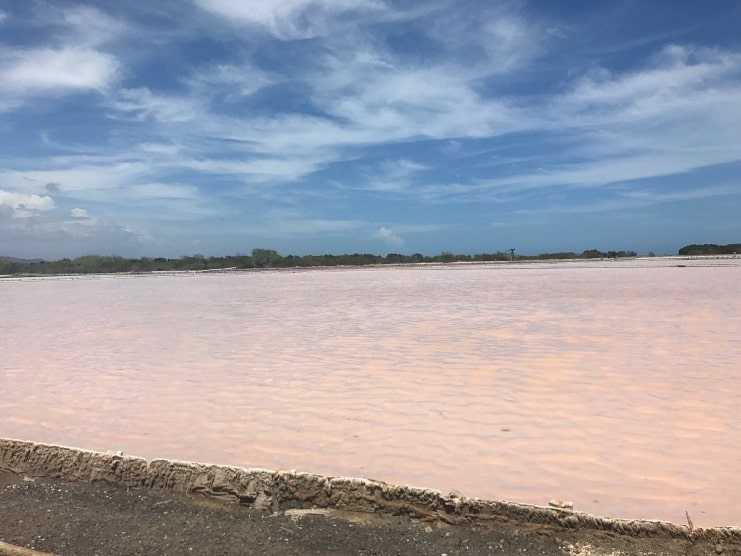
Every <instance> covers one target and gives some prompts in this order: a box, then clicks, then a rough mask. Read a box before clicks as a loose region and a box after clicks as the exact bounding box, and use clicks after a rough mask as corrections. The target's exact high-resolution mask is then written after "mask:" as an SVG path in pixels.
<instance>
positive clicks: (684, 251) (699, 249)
mask: <svg viewBox="0 0 741 556" xmlns="http://www.w3.org/2000/svg"><path fill="white" fill-rule="evenodd" d="M737 253H741V243H729V244H728V245H716V244H714V243H704V244H702V245H694V244H693V245H685V246H684V247H682V248H681V249H680V250H679V254H680V255H684V256H688V257H696V256H700V255H735V254H737Z"/></svg>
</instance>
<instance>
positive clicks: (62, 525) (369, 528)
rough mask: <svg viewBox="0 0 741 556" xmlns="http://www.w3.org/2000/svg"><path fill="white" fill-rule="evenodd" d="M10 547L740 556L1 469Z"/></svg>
mask: <svg viewBox="0 0 741 556" xmlns="http://www.w3.org/2000/svg"><path fill="white" fill-rule="evenodd" d="M3 543H7V545H3ZM8 545H13V546H16V547H25V548H28V549H33V550H36V551H41V552H45V553H53V554H58V555H63V556H67V555H70V556H72V555H74V556H77V555H79V556H85V555H93V554H96V555H101V556H105V555H132V554H147V555H155V554H193V555H243V554H264V555H275V556H277V555H281V556H284V555H304V554H306V555H346V554H347V555H365V556H370V555H379V556H385V555H410V556H411V555H414V556H421V555H432V556H441V555H448V556H452V555H457V554H465V555H472V556H476V555H484V554H487V555H488V554H541V555H567V556H608V555H609V556H621V555H625V556H628V555H631V556H632V555H646V556H648V555H680V554H681V555H698V556H699V555H707V554H710V555H713V554H723V555H741V545H739V544H732V545H731V544H727V543H724V542H720V543H716V542H708V541H695V542H692V541H690V540H687V539H669V538H650V537H649V538H645V537H644V538H633V537H625V536H620V535H615V534H607V533H603V532H598V531H591V530H583V529H582V530H574V529H562V528H556V527H549V526H542V525H533V524H523V523H517V522H512V521H506V520H502V521H496V522H492V523H489V524H486V526H476V527H474V526H470V527H460V526H450V525H447V524H443V523H439V522H423V521H415V520H411V519H409V518H408V517H402V516H382V515H376V514H366V513H351V512H338V511H332V510H316V511H312V510H300V511H295V510H293V511H292V510H288V511H286V512H280V513H277V514H271V513H269V512H264V511H259V510H255V509H253V508H249V507H244V506H237V505H225V504H222V503H221V502H217V501H213V500H211V499H206V498H201V497H199V496H197V495H190V496H186V495H181V494H176V493H173V492H159V491H152V490H146V489H128V490H127V489H126V488H123V487H117V486H111V485H108V484H106V483H83V482H67V481H63V480H57V479H48V478H35V479H31V478H29V477H24V476H20V475H16V474H13V473H10V472H7V471H0V556H6V555H11V554H22V553H23V551H20V552H17V551H16V552H14V549H13V548H12V547H9V546H8ZM27 553H28V552H27Z"/></svg>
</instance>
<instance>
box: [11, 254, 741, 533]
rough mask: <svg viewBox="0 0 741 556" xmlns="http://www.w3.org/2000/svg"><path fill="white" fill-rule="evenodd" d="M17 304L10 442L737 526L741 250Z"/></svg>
mask: <svg viewBox="0 0 741 556" xmlns="http://www.w3.org/2000/svg"><path fill="white" fill-rule="evenodd" d="M662 264H663V265H664V266H662ZM729 264H730V263H729ZM0 308H1V309H2V311H1V312H0V392H2V396H1V397H0V436H4V437H12V438H22V439H30V440H36V441H41V442H51V443H57V444H66V445H73V446H80V447H85V448H90V449H99V450H108V449H115V450H124V451H125V452H126V453H130V454H135V455H139V456H144V457H167V458H177V459H187V460H197V461H207V462H217V463H224V464H235V465H242V466H248V467H266V468H291V469H299V470H303V471H310V472H315V473H322V474H330V475H348V476H366V477H372V478H375V479H380V480H385V481H389V482H394V483H404V484H413V485H417V486H425V487H432V488H438V489H441V490H443V491H444V492H447V491H448V490H450V489H455V490H457V491H459V492H461V493H463V494H465V495H469V496H478V497H483V498H494V499H507V500H514V501H520V502H527V503H534V504H546V503H547V502H548V500H550V499H553V498H560V499H564V500H573V501H574V505H575V508H576V509H577V510H581V511H587V512H592V513H597V514H601V515H607V516H612V517H630V518H650V519H666V520H670V521H674V522H684V521H685V510H687V511H688V512H689V514H690V516H691V517H692V520H693V522H694V524H695V525H696V526H709V525H741V497H740V496H739V493H741V474H739V473H738V465H739V462H741V415H740V413H741V412H739V410H738V408H739V407H741V372H739V371H740V370H741V348H739V338H741V266H738V265H736V266H733V265H730V266H715V267H705V266H702V267H700V266H698V267H693V266H691V265H690V266H688V267H687V268H678V267H677V266H676V265H668V264H667V263H666V262H663V263H660V262H654V263H652V264H650V265H649V264H637V265H627V264H617V263H613V264H594V265H582V264H562V265H482V266H445V267H440V266H437V267H411V268H409V267H408V268H381V269H346V270H326V271H309V272H287V271H281V272H249V273H233V274H186V275H175V276H173V275H168V276H147V277H136V278H125V277H116V278H111V277H88V278H76V279H42V280H0Z"/></svg>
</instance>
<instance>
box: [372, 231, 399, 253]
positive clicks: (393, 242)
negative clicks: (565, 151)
mask: <svg viewBox="0 0 741 556" xmlns="http://www.w3.org/2000/svg"><path fill="white" fill-rule="evenodd" d="M373 237H374V238H375V239H380V240H381V241H383V242H384V243H385V244H386V245H388V246H389V247H394V248H400V247H404V243H406V242H405V241H404V239H403V238H401V237H399V236H397V235H396V234H395V233H394V231H393V230H392V229H391V228H387V227H386V226H381V227H380V228H378V229H377V230H376V231H375V232H374V233H373Z"/></svg>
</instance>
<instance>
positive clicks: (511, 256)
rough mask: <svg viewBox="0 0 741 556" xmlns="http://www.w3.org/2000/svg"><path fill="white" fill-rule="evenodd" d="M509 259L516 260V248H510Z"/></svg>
mask: <svg viewBox="0 0 741 556" xmlns="http://www.w3.org/2000/svg"><path fill="white" fill-rule="evenodd" d="M509 260H510V261H514V260H515V250H514V249H510V250H509Z"/></svg>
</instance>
